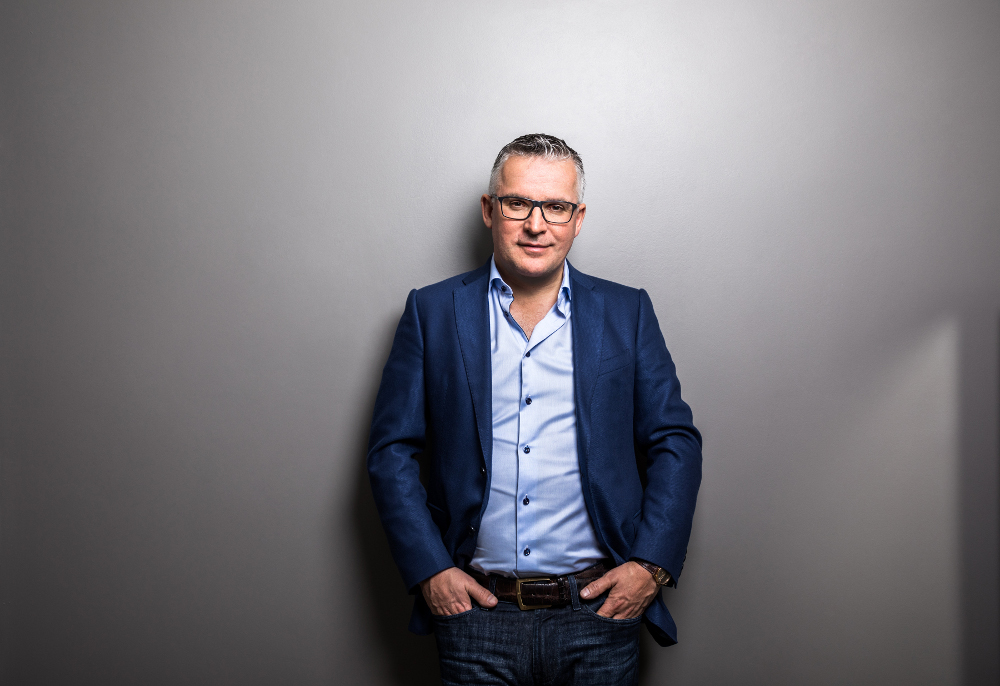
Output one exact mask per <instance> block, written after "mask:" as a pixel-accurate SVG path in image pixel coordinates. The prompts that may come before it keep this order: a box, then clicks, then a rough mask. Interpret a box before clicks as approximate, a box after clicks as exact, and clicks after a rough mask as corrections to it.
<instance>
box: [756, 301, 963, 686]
mask: <svg viewBox="0 0 1000 686" xmlns="http://www.w3.org/2000/svg"><path fill="white" fill-rule="evenodd" d="M958 356H959V330H958V326H957V324H956V322H955V321H954V320H946V321H938V322H935V323H934V324H933V325H931V326H929V327H928V328H927V329H926V331H925V333H924V335H923V336H922V337H920V338H918V339H917V340H916V341H915V342H914V343H913V344H912V346H911V347H909V349H906V350H903V351H901V353H900V355H899V356H898V357H897V359H896V360H895V361H894V362H893V363H891V364H890V365H888V366H887V368H886V370H885V372H884V374H880V375H876V376H874V377H872V378H871V380H870V383H868V384H866V389H865V390H864V392H862V393H860V394H859V395H858V397H857V399H856V401H855V402H854V403H853V405H852V407H851V408H850V409H849V410H848V411H847V412H846V413H845V414H844V415H843V416H842V418H841V419H840V421H838V422H837V425H836V426H835V427H834V431H833V433H832V434H831V435H829V438H828V440H827V441H824V444H823V445H819V446H817V447H816V451H815V452H814V453H813V455H810V456H803V459H808V460H809V461H810V462H811V463H813V468H812V469H810V470H808V472H807V473H802V474H800V478H801V477H806V478H805V479H804V480H803V481H801V482H800V483H798V484H795V487H794V488H792V489H789V491H788V492H789V493H795V494H798V495H799V498H798V502H797V503H796V506H795V507H794V510H793V511H794V512H795V514H796V516H797V517H798V524H797V525H795V526H794V530H795V535H794V536H793V537H792V538H791V539H790V540H789V545H788V546H787V547H786V548H785V551H784V552H785V554H787V555H788V556H789V559H788V560H787V562H788V564H787V565H782V567H783V568H784V572H783V573H781V576H782V577H783V579H784V582H785V585H784V589H783V590H784V592H786V593H787V595H786V597H785V599H784V604H785V606H786V607H785V610H786V611H787V612H788V613H789V614H791V615H793V616H794V615H799V617H796V620H794V621H793V622H792V623H791V624H790V625H791V626H795V625H798V626H811V629H810V630H809V631H806V632H803V633H799V634H798V635H797V636H795V637H791V636H788V637H786V639H789V640H792V641H793V642H797V643H799V645H798V646H797V647H796V650H797V651H798V653H799V655H800V656H805V655H812V656H813V657H814V658H815V659H814V660H803V661H802V662H801V663H800V664H801V665H803V666H804V665H808V664H811V665H812V669H816V670H817V671H816V673H813V674H810V675H806V674H800V675H798V676H800V677H803V678H805V677H807V676H808V677H809V679H810V683H820V682H822V683H888V682H890V681H892V682H900V681H899V680H900V677H901V674H900V671H899V670H900V669H901V668H903V667H902V666H903V665H905V668H904V669H905V670H906V671H908V678H907V679H905V680H904V681H905V683H914V684H915V683H927V684H945V683H957V682H958V680H959V676H960V663H959V641H960V618H959V602H958V593H959V569H958V561H959V551H958V549H957V541H958V538H957V536H956V532H957V531H958V528H959V522H958V500H957V499H958V488H957V472H958V436H957V427H958V420H959V415H958V412H959V389H958V379H959V357H958ZM775 590H776V591H778V592H781V591H780V590H778V589H775ZM798 621H804V624H798ZM831 646H837V648H835V649H831ZM824 673H825V674H827V675H831V676H832V675H838V676H837V678H836V679H833V680H827V679H825V678H821V679H820V681H813V679H814V678H817V677H819V675H820V674H824Z"/></svg>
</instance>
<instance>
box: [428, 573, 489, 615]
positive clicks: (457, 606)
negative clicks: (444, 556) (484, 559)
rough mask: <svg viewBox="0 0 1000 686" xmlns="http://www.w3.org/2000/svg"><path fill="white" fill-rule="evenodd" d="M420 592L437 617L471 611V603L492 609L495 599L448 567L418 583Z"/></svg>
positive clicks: (474, 582)
mask: <svg viewBox="0 0 1000 686" xmlns="http://www.w3.org/2000/svg"><path fill="white" fill-rule="evenodd" d="M420 592H421V593H423V594H424V600H425V601H426V602H427V606H428V607H430V609H431V613H432V614H435V615H438V616H447V615H457V614H459V613H460V612H468V611H469V610H471V609H472V601H475V602H477V603H479V604H480V605H482V606H483V607H494V606H495V605H496V604H497V599H496V597H494V595H493V594H492V593H490V592H489V591H488V590H486V589H485V588H483V587H482V586H480V585H479V584H478V583H476V580H475V579H473V578H472V577H471V576H469V575H468V574H466V573H465V572H463V571H462V570H461V569H459V568H458V567H449V568H448V569H445V570H443V571H440V572H438V573H437V574H435V575H434V576H432V577H430V578H429V579H424V580H423V581H421V582H420Z"/></svg>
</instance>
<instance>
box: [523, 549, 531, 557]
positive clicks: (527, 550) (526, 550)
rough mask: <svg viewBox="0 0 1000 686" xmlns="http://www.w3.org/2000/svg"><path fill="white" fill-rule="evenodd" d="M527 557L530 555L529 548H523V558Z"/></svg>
mask: <svg viewBox="0 0 1000 686" xmlns="http://www.w3.org/2000/svg"><path fill="white" fill-rule="evenodd" d="M528 555H531V548H525V549H524V556H525V557H528Z"/></svg>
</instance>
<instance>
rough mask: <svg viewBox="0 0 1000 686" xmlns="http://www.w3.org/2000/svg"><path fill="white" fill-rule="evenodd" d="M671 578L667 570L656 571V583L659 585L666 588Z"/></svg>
mask: <svg viewBox="0 0 1000 686" xmlns="http://www.w3.org/2000/svg"><path fill="white" fill-rule="evenodd" d="M669 578H670V575H669V574H667V570H665V569H658V570H656V577H655V579H656V583H657V584H658V585H660V586H665V585H666V583H667V580H668V579H669Z"/></svg>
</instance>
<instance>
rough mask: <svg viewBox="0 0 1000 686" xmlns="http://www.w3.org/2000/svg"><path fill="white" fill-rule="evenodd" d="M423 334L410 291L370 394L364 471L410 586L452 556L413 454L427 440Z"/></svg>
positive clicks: (448, 564) (448, 563)
mask: <svg viewBox="0 0 1000 686" xmlns="http://www.w3.org/2000/svg"><path fill="white" fill-rule="evenodd" d="M424 402H425V400H424V340H423V334H422V331H421V325H420V316H419V312H418V308H417V292H416V291H410V294H409V296H408V297H407V299H406V308H405V309H404V311H403V316H402V317H401V318H400V320H399V325H398V326H397V327H396V335H395V337H394V339H393V342H392V350H391V352H390V353H389V359H388V361H387V362H386V363H385V368H384V369H383V370H382V382H381V384H380V385H379V390H378V396H377V397H376V399H375V411H374V413H373V416H372V426H371V433H370V435H369V439H368V477H369V479H370V480H371V486H372V493H373V494H374V496H375V504H376V506H377V507H378V512H379V517H380V519H381V520H382V526H383V528H384V529H385V532H386V535H387V537H388V539H389V549H390V550H391V552H392V556H393V559H394V560H395V561H396V565H397V566H398V567H399V569H400V571H401V572H402V575H403V581H404V583H405V584H406V586H407V588H408V589H410V591H411V592H415V590H416V586H417V584H419V583H420V582H421V581H423V580H424V579H427V578H428V577H431V576H433V575H434V574H437V573H438V572H440V571H442V570H444V569H447V568H448V567H453V566H454V562H453V561H452V559H451V555H449V554H448V551H447V549H446V548H445V545H444V543H443V542H442V540H441V532H440V531H439V530H438V527H437V525H436V524H434V521H433V520H432V518H431V513H430V510H428V509H427V492H426V491H425V490H424V487H423V485H422V484H421V483H420V465H419V463H418V462H417V459H416V458H417V457H418V455H419V454H420V453H421V452H422V451H423V450H424V449H425V447H426V442H427V436H426V432H427V421H426V414H425V406H424Z"/></svg>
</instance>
